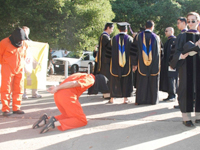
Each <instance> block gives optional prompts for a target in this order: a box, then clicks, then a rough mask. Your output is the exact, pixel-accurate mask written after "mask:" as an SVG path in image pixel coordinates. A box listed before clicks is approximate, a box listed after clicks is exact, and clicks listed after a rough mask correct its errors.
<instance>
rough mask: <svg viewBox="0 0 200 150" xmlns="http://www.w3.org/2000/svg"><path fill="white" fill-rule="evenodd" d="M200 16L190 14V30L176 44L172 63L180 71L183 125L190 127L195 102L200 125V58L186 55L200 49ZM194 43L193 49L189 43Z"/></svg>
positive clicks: (188, 16) (179, 92)
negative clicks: (199, 25) (198, 29)
mask: <svg viewBox="0 0 200 150" xmlns="http://www.w3.org/2000/svg"><path fill="white" fill-rule="evenodd" d="M199 20H200V17H199V14H198V13H196V12H190V13H188V15H187V23H188V26H189V30H188V31H187V32H185V33H182V34H181V35H180V37H179V41H178V42H176V46H175V49H176V51H175V54H174V55H173V58H172V60H171V62H170V65H171V67H172V68H174V69H175V68H176V69H178V71H179V89H178V102H179V106H180V110H181V112H182V117H183V124H184V125H185V126H188V127H192V126H194V124H193V122H192V121H191V120H192V118H191V112H193V109H194V101H195V117H196V120H195V122H196V123H200V92H199V91H200V78H199V77H200V58H199V52H198V54H195V55H194V54H192V53H186V54H184V53H185V51H188V50H190V49H191V48H197V49H198V50H200V49H199V47H200V40H199V39H200V35H199V32H198V31H197V27H198V24H199ZM191 42H193V47H191V48H190V47H188V46H187V45H188V43H189V44H191Z"/></svg>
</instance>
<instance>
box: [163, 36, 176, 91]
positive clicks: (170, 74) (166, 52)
mask: <svg viewBox="0 0 200 150" xmlns="http://www.w3.org/2000/svg"><path fill="white" fill-rule="evenodd" d="M175 40H176V38H175V37H172V38H170V39H168V40H167V41H166V43H165V44H164V55H163V57H162V60H161V71H160V91H163V92H168V90H169V87H168V86H169V84H168V82H169V81H168V78H169V77H174V78H177V76H178V72H177V71H168V68H169V58H170V54H171V48H172V45H173V44H174V42H175Z"/></svg>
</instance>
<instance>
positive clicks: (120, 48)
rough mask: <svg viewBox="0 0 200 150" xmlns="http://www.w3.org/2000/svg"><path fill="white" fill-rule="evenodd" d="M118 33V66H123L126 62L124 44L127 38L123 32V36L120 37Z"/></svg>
mask: <svg viewBox="0 0 200 150" xmlns="http://www.w3.org/2000/svg"><path fill="white" fill-rule="evenodd" d="M119 35H120V34H118V35H117V37H116V40H117V43H118V54H119V56H118V57H119V66H120V67H124V66H125V64H126V51H125V45H126V40H127V38H128V35H126V34H124V38H123V39H122V40H121V39H120V36H119ZM121 41H122V42H121Z"/></svg>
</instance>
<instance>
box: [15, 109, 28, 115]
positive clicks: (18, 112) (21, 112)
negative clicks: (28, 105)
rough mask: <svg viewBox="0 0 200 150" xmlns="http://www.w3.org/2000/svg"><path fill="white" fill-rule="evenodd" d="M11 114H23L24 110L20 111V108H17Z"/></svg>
mask: <svg viewBox="0 0 200 150" xmlns="http://www.w3.org/2000/svg"><path fill="white" fill-rule="evenodd" d="M13 114H19V115H21V114H25V112H24V111H22V110H17V111H13Z"/></svg>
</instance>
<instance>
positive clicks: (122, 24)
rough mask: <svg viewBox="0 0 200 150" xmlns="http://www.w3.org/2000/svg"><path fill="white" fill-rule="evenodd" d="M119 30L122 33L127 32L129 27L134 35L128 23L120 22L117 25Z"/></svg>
mask: <svg viewBox="0 0 200 150" xmlns="http://www.w3.org/2000/svg"><path fill="white" fill-rule="evenodd" d="M117 26H118V29H119V30H121V31H125V30H127V27H128V26H129V29H130V31H131V33H132V34H133V30H132V29H131V25H130V23H128V22H118V23H117Z"/></svg>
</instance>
